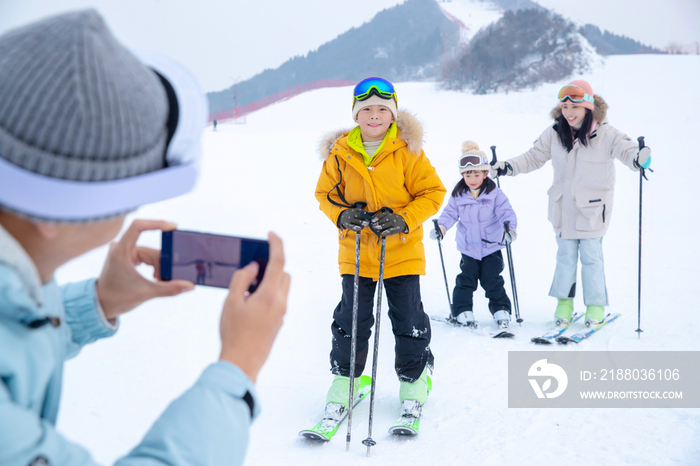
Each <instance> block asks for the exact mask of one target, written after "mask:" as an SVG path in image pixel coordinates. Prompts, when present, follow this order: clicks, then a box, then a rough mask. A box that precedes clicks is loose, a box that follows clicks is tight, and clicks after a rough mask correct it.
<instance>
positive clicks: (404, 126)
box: [318, 110, 423, 160]
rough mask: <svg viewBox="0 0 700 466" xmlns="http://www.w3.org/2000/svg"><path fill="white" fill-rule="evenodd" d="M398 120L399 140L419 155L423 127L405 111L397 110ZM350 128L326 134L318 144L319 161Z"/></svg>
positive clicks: (324, 157) (326, 156)
mask: <svg viewBox="0 0 700 466" xmlns="http://www.w3.org/2000/svg"><path fill="white" fill-rule="evenodd" d="M398 115H399V118H398V119H397V120H396V127H397V128H398V129H399V136H398V137H399V139H402V140H403V141H404V142H405V143H406V146H407V148H408V150H409V151H410V152H412V153H414V154H420V151H421V149H422V148H423V125H421V123H420V121H418V118H416V117H415V116H414V115H412V114H411V113H409V112H408V111H406V110H399V112H398ZM351 129H352V128H349V129H339V130H335V131H331V132H329V133H326V134H325V135H324V136H323V138H322V139H321V142H320V143H319V144H318V152H319V154H320V155H321V160H326V159H327V158H328V156H329V155H330V154H331V151H332V150H333V146H335V143H336V142H338V140H339V139H340V138H341V137H342V136H343V135H344V134H345V133H347V132H349V131H350V130H351Z"/></svg>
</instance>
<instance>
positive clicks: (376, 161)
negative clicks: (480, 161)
mask: <svg viewBox="0 0 700 466" xmlns="http://www.w3.org/2000/svg"><path fill="white" fill-rule="evenodd" d="M352 114H353V119H354V120H355V122H357V123H358V126H356V127H355V128H353V129H352V130H350V131H338V132H334V133H330V134H327V135H326V136H325V137H324V138H323V140H322V142H321V145H320V152H321V157H322V158H323V159H324V163H323V169H322V170H321V175H320V177H319V180H318V184H317V185H316V198H317V199H318V201H319V203H320V208H321V210H322V211H323V212H324V213H325V214H326V215H327V216H328V218H330V219H331V221H332V222H333V223H334V224H335V225H336V226H337V227H338V229H339V233H338V236H339V240H340V250H339V256H338V262H339V265H340V274H341V276H342V285H343V294H342V298H341V300H340V303H339V304H338V305H337V306H336V308H335V311H334V312H333V324H332V326H331V331H332V334H333V343H332V349H331V354H330V362H331V372H333V374H335V378H334V379H333V383H332V385H331V388H330V389H329V391H328V395H327V397H326V403H327V405H326V411H329V410H330V411H334V410H335V411H338V409H339V408H340V411H342V408H345V409H347V408H348V398H349V390H350V379H349V376H350V346H351V341H350V340H351V338H350V336H351V331H352V307H353V282H354V273H355V234H354V232H360V233H359V234H361V240H360V241H361V246H360V279H359V289H358V319H357V360H356V365H355V377H356V379H355V390H354V393H357V386H358V381H359V376H360V375H361V374H362V371H363V369H364V367H365V363H366V361H367V353H368V347H369V337H370V335H371V330H372V325H373V323H374V316H373V308H374V305H373V300H374V293H375V288H376V284H377V280H378V278H379V260H380V242H379V240H378V237H379V236H380V235H381V236H384V237H386V253H385V263H384V286H385V288H386V296H387V301H388V303H389V318H390V319H391V323H392V326H393V332H394V337H395V340H396V346H395V350H396V360H395V369H396V373H397V375H398V377H399V380H400V382H401V388H400V394H399V397H400V401H401V403H402V405H404V401H406V400H415V401H417V402H418V403H419V404H420V405H422V404H423V403H425V400H426V398H427V396H428V368H430V369H431V370H432V367H433V354H432V352H431V351H430V336H431V334H430V319H429V317H428V315H427V314H426V313H425V312H424V311H423V303H422V301H421V296H420V283H419V275H424V274H425V253H424V250H423V241H422V240H423V227H422V224H423V222H425V221H426V220H427V219H428V218H430V217H431V216H432V215H434V214H435V213H437V212H438V210H439V208H440V206H441V205H442V201H443V198H444V196H445V192H446V191H445V187H444V186H443V184H442V182H441V181H440V178H438V175H437V173H436V172H435V169H434V168H433V166H432V165H431V164H430V161H429V160H428V158H427V157H426V156H425V153H424V152H423V150H422V148H421V145H422V141H423V129H422V127H421V125H420V123H419V122H418V121H417V120H416V119H415V118H414V117H413V116H412V115H410V114H408V113H407V112H404V111H398V110H397V98H396V92H395V90H394V86H393V85H392V84H391V83H390V82H388V81H386V80H384V79H381V78H367V79H365V80H363V81H361V82H360V83H359V84H358V85H357V86H356V87H355V89H354V95H353V107H352ZM358 202H363V203H365V204H366V207H365V209H364V210H363V209H360V208H358V207H355V204H356V203H358ZM385 207H388V208H389V209H391V212H389V211H388V210H387V209H385V211H383V212H380V213H377V214H376V215H375V216H373V217H371V221H370V216H371V214H368V212H370V213H371V212H377V211H379V210H380V209H382V208H385ZM364 227H368V228H364ZM351 231H352V232H353V233H351ZM414 404H415V403H414ZM338 405H342V407H341V406H338Z"/></svg>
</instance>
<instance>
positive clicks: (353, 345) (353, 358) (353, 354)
mask: <svg viewBox="0 0 700 466" xmlns="http://www.w3.org/2000/svg"><path fill="white" fill-rule="evenodd" d="M366 205H367V204H365V203H364V202H356V203H355V205H354V206H353V207H357V208H360V209H362V208H364V207H365V206H366ZM361 238H362V229H360V231H357V232H355V281H354V282H353V287H352V332H351V337H350V396H349V401H348V433H347V435H346V437H345V451H350V438H351V433H352V405H353V404H354V401H355V363H356V362H357V313H358V311H357V308H358V294H359V289H360V239H361Z"/></svg>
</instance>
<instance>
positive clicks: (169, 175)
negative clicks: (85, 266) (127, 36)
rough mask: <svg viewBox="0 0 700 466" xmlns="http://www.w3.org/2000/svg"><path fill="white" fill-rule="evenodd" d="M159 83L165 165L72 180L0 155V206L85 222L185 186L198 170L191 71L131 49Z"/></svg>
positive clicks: (203, 110) (201, 111)
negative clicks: (164, 102)
mask: <svg viewBox="0 0 700 466" xmlns="http://www.w3.org/2000/svg"><path fill="white" fill-rule="evenodd" d="M133 53H134V54H135V55H136V56H137V57H138V58H139V59H140V60H141V61H142V62H143V63H144V64H145V65H146V66H148V67H149V68H151V69H152V70H153V71H155V72H156V74H157V75H158V76H159V78H160V79H161V81H162V82H163V87H164V88H165V90H166V94H167V95H168V101H169V104H170V115H169V118H168V140H169V142H168V144H167V145H166V148H165V153H164V155H163V157H164V166H165V168H162V169H159V170H156V171H153V172H149V173H145V174H142V175H137V176H133V177H130V178H122V179H118V180H110V181H99V182H96V181H73V180H64V179H59V178H52V177H48V176H44V175H40V174H37V173H34V172H31V171H29V170H25V169H23V168H21V167H18V166H17V165H14V164H12V163H10V162H8V161H7V160H5V159H3V158H2V157H0V205H4V206H6V207H7V208H9V209H11V210H13V211H17V212H21V213H23V214H26V215H29V216H31V217H36V218H40V219H45V220H49V221H51V220H55V221H86V220H95V219H101V218H108V217H112V216H115V215H119V214H123V213H126V212H129V211H132V210H134V209H136V208H137V207H139V206H141V205H144V204H150V203H153V202H159V201H164V200H166V199H170V198H172V197H176V196H180V195H182V194H185V193H186V192H188V191H190V190H191V189H192V188H193V187H194V184H195V180H196V178H197V173H198V170H199V158H200V152H201V137H202V131H203V130H204V127H205V125H206V121H207V102H206V98H205V96H204V93H203V92H202V89H201V88H200V86H199V83H198V82H197V79H196V78H195V77H194V75H193V74H192V73H191V72H190V71H189V70H188V69H187V68H185V67H184V66H182V65H181V64H180V63H178V62H176V61H175V60H173V59H171V58H169V57H166V56H163V55H160V54H157V53H154V52H148V51H134V52H133Z"/></svg>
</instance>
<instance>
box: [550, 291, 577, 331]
mask: <svg viewBox="0 0 700 466" xmlns="http://www.w3.org/2000/svg"><path fill="white" fill-rule="evenodd" d="M573 312H574V300H573V299H561V298H557V310H556V311H554V325H555V326H556V327H561V326H564V325H566V324H568V323H569V322H571V314H573Z"/></svg>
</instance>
